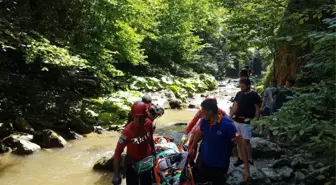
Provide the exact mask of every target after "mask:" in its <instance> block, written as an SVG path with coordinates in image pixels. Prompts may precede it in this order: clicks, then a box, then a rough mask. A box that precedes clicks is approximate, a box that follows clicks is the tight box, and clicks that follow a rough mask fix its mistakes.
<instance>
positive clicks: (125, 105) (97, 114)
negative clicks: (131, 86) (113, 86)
mask: <svg viewBox="0 0 336 185" xmlns="http://www.w3.org/2000/svg"><path fill="white" fill-rule="evenodd" d="M138 98H140V94H139V92H135V91H117V92H115V93H113V94H111V95H109V96H105V97H99V98H95V99H90V100H86V102H85V103H84V104H83V105H82V108H81V110H82V111H81V118H82V119H83V120H84V121H86V122H88V123H91V124H95V123H97V122H98V123H100V124H102V125H105V126H107V125H111V124H118V125H120V124H124V123H125V122H126V121H127V114H128V112H129V111H130V110H131V108H130V106H131V105H132V103H133V102H135V101H136V100H137V99H138Z"/></svg>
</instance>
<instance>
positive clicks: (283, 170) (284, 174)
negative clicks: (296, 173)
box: [261, 166, 293, 182]
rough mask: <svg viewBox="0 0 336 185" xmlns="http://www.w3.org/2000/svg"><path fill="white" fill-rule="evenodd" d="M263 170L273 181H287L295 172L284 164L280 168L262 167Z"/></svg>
mask: <svg viewBox="0 0 336 185" xmlns="http://www.w3.org/2000/svg"><path fill="white" fill-rule="evenodd" d="M261 170H262V172H263V173H264V174H265V175H266V176H267V177H268V178H269V179H270V180H271V181H272V182H278V181H287V180H289V179H290V177H291V176H292V174H293V169H292V168H290V167H288V166H283V167H280V168H276V169H273V168H262V169H261Z"/></svg>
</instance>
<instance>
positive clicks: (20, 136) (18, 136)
mask: <svg viewBox="0 0 336 185" xmlns="http://www.w3.org/2000/svg"><path fill="white" fill-rule="evenodd" d="M9 137H11V138H13V139H16V140H26V141H32V140H33V138H34V136H33V135H31V134H27V133H24V132H14V133H12V134H11V135H10V136H9Z"/></svg>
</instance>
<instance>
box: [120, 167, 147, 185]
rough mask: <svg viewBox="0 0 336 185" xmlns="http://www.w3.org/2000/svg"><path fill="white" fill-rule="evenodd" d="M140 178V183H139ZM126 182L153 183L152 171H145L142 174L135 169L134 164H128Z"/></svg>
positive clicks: (130, 183)
mask: <svg viewBox="0 0 336 185" xmlns="http://www.w3.org/2000/svg"><path fill="white" fill-rule="evenodd" d="M139 180H140V183H139ZM126 184H127V185H151V184H152V172H151V171H149V172H145V173H143V174H141V175H140V176H139V175H138V174H137V173H136V172H135V171H134V170H133V167H132V165H130V164H128V165H127V167H126Z"/></svg>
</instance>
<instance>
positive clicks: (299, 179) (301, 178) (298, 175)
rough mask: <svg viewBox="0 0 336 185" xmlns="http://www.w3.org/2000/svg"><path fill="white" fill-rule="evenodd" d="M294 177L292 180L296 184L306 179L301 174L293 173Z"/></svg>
mask: <svg viewBox="0 0 336 185" xmlns="http://www.w3.org/2000/svg"><path fill="white" fill-rule="evenodd" d="M294 176H295V178H294V180H295V182H296V183H300V182H302V181H303V180H304V179H305V178H306V176H305V175H304V174H303V173H302V172H295V173H294Z"/></svg>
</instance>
